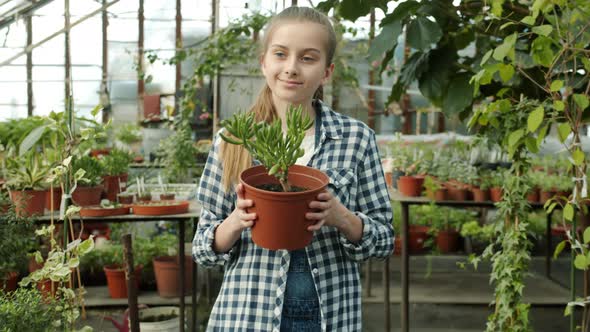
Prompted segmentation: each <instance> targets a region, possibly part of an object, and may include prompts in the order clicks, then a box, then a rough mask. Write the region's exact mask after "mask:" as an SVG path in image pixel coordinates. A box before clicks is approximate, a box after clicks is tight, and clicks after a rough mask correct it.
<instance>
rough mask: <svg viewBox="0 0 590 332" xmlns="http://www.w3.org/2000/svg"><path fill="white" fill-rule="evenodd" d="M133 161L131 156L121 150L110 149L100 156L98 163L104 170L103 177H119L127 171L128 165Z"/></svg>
mask: <svg viewBox="0 0 590 332" xmlns="http://www.w3.org/2000/svg"><path fill="white" fill-rule="evenodd" d="M132 161H133V156H132V155H131V154H130V153H129V152H127V151H123V150H119V149H112V150H111V152H110V153H109V154H107V155H105V156H102V158H101V159H100V163H101V165H102V168H103V169H104V174H105V175H121V174H125V173H127V172H128V170H129V164H131V162H132Z"/></svg>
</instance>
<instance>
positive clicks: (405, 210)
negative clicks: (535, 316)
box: [383, 191, 551, 332]
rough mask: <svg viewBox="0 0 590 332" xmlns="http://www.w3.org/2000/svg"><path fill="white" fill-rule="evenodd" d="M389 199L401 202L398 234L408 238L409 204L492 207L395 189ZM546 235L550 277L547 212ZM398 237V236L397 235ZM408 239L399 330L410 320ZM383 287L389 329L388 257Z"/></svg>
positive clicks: (405, 330)
mask: <svg viewBox="0 0 590 332" xmlns="http://www.w3.org/2000/svg"><path fill="white" fill-rule="evenodd" d="M390 196H391V200H392V201H397V202H399V203H400V204H401V209H402V211H401V212H402V213H401V215H402V220H401V230H400V232H399V233H398V234H400V235H401V237H402V238H404V239H408V237H409V231H408V230H409V220H410V213H409V210H410V209H409V206H410V205H424V204H430V203H433V202H434V204H436V205H441V206H450V207H457V208H465V207H485V208H494V207H495V205H494V202H491V201H486V202H474V201H432V200H430V199H429V198H427V197H409V196H404V195H402V194H400V193H399V192H397V191H391V192H390ZM531 207H532V208H533V209H543V204H541V203H532V204H531ZM546 236H547V254H546V256H545V274H546V276H547V277H548V278H551V253H550V252H551V214H547V229H546ZM398 239H399V237H398ZM408 242H409V241H408V240H405V241H403V242H402V246H401V249H402V252H401V258H402V266H401V280H402V299H401V311H402V312H401V330H402V331H403V332H408V331H409V330H410V326H409V322H410V313H409V303H410V300H409V290H410V285H409V272H410V260H409V256H410V253H409V250H408ZM383 272H384V273H383V274H384V279H385V280H384V283H385V284H384V287H385V298H384V300H385V330H386V331H391V322H390V301H389V258H388V259H387V260H386V261H385V264H384V271H383Z"/></svg>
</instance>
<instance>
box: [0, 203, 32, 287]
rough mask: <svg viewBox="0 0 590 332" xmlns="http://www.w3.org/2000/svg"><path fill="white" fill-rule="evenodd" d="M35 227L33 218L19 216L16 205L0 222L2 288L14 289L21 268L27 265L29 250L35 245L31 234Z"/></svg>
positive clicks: (0, 283) (0, 278)
mask: <svg viewBox="0 0 590 332" xmlns="http://www.w3.org/2000/svg"><path fill="white" fill-rule="evenodd" d="M34 229H35V225H34V222H33V220H32V219H31V218H23V217H19V216H18V215H17V214H16V213H15V210H14V207H12V208H10V209H9V211H7V213H6V214H5V215H4V216H3V217H2V221H1V222H0V238H1V239H2V241H0V257H2V259H0V290H4V291H13V290H15V289H16V282H17V277H18V272H19V268H20V267H21V266H24V265H26V262H27V252H28V251H29V250H31V249H32V248H33V247H34V239H33V238H32V236H31V234H33V231H34Z"/></svg>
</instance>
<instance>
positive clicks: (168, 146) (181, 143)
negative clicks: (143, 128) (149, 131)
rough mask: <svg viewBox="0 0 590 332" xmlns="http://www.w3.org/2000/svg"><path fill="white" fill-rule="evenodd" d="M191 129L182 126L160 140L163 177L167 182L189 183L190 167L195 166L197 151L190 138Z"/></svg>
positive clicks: (190, 176) (190, 180)
mask: <svg viewBox="0 0 590 332" xmlns="http://www.w3.org/2000/svg"><path fill="white" fill-rule="evenodd" d="M191 134H192V131H191V129H190V127H188V126H182V127H179V128H177V129H176V131H175V132H174V133H173V134H172V135H171V136H169V137H167V138H166V139H164V140H162V141H160V147H159V150H160V151H161V153H162V154H163V157H162V159H161V161H162V163H163V164H164V167H165V168H164V172H163V174H164V177H165V178H166V180H167V181H168V182H169V183H191V182H192V181H193V180H192V175H191V169H192V168H194V167H196V157H197V154H198V153H199V150H198V148H197V147H196V146H195V142H194V140H193V139H192V136H191Z"/></svg>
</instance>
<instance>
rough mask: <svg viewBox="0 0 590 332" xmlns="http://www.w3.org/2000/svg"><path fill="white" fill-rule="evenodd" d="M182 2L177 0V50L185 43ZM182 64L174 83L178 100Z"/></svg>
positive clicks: (177, 70) (179, 66) (178, 67)
mask: <svg viewBox="0 0 590 332" xmlns="http://www.w3.org/2000/svg"><path fill="white" fill-rule="evenodd" d="M181 2H182V1H181V0H176V43H175V47H176V49H177V50H178V49H181V48H182V45H184V43H183V42H182V11H181ZM181 73H182V63H181V62H180V61H176V80H175V82H174V88H175V92H176V93H175V95H176V98H178V96H179V95H180V88H181V86H180V82H181V80H182V77H181V76H182V75H181ZM178 104H179V103H178V101H176V105H177V106H178Z"/></svg>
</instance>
